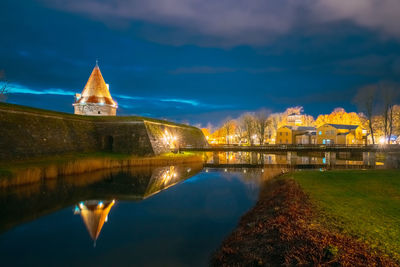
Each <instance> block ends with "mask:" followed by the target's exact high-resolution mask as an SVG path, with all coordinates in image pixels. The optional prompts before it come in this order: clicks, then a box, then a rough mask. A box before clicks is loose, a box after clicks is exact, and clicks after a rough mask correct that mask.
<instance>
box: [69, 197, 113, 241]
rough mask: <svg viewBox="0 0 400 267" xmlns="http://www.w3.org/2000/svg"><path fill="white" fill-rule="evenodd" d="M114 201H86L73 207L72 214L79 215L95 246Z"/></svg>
mask: <svg viewBox="0 0 400 267" xmlns="http://www.w3.org/2000/svg"><path fill="white" fill-rule="evenodd" d="M114 203H115V200H111V201H103V200H86V201H82V202H80V203H79V204H78V205H76V206H75V211H74V214H80V215H81V217H82V220H83V222H84V223H85V226H86V229H87V230H88V232H89V235H90V237H91V238H92V239H93V241H94V245H95V246H96V240H97V238H98V237H99V235H100V232H101V228H102V227H103V225H104V223H105V222H107V221H108V213H109V212H110V210H111V207H112V206H113V205H114Z"/></svg>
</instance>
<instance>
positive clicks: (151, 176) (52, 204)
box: [0, 163, 203, 239]
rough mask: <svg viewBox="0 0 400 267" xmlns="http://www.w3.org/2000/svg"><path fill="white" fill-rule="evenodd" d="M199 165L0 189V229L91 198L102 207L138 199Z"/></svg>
mask: <svg viewBox="0 0 400 267" xmlns="http://www.w3.org/2000/svg"><path fill="white" fill-rule="evenodd" d="M202 168H203V165H202V164H201V163H197V164H190V165H179V166H167V167H153V168H151V167H146V168H126V169H110V170H104V171H98V172H91V173H86V174H82V175H74V176H67V177H64V178H59V179H56V180H50V181H45V182H44V183H42V184H34V185H27V186H19V187H14V188H7V189H1V190H0V206H1V207H2V209H0V232H3V231H5V230H7V229H9V228H12V227H13V226H15V225H18V224H20V223H23V222H27V221H30V220H33V219H36V218H38V217H41V216H43V215H46V214H49V213H52V212H55V211H57V210H60V209H63V208H65V207H68V206H71V205H74V206H75V205H77V206H78V208H79V206H80V205H79V204H80V203H86V201H89V200H93V199H97V200H103V205H104V206H106V203H107V201H104V200H113V199H115V200H128V201H140V200H142V199H145V198H148V197H150V196H152V195H154V194H156V193H158V192H160V191H162V190H164V189H166V188H168V187H170V186H173V185H175V184H177V183H179V182H180V181H183V180H185V179H188V178H190V177H191V176H193V175H195V174H196V173H198V172H200V171H201V169H202ZM84 205H85V206H86V208H87V210H88V212H89V210H90V209H89V208H88V207H93V206H92V205H89V206H87V205H86V204H84ZM16 207H18V208H16ZM107 207H108V205H107ZM110 208H111V207H110ZM81 215H82V213H81ZM84 220H85V219H84ZM85 224H86V222H85ZM100 228H101V227H100ZM88 230H89V228H88ZM89 233H91V231H90V230H89ZM91 236H92V234H91ZM93 236H96V235H93ZM93 236H92V238H93ZM93 239H95V238H93Z"/></svg>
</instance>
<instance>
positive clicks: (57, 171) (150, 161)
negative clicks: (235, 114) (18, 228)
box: [0, 152, 202, 187]
mask: <svg viewBox="0 0 400 267" xmlns="http://www.w3.org/2000/svg"><path fill="white" fill-rule="evenodd" d="M190 162H202V154H199V153H190V152H185V153H183V154H174V153H165V154H161V155H159V156H154V157H138V156H132V155H126V154H116V153H102V152H97V153H73V154H64V155H56V156H51V157H38V158H33V159H29V160H14V161H5V162H0V187H7V186H14V185H22V184H31V183H37V182H40V181H41V180H42V179H54V178H57V177H58V176H64V175H75V174H81V173H85V172H91V171H97V170H102V169H109V168H124V167H133V166H163V165H173V164H181V163H190Z"/></svg>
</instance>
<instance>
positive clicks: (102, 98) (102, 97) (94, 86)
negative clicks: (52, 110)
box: [75, 63, 117, 106]
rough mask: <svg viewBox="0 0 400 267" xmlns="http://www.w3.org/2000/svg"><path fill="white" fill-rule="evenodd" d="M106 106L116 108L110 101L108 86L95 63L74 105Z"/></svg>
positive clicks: (111, 100)
mask: <svg viewBox="0 0 400 267" xmlns="http://www.w3.org/2000/svg"><path fill="white" fill-rule="evenodd" d="M85 103H92V104H107V105H113V106H116V105H117V103H116V102H115V101H114V100H113V99H112V97H111V94H110V91H109V90H108V86H107V84H106V82H105V81H104V78H103V75H102V74H101V71H100V68H99V66H98V65H97V63H96V66H95V67H94V68H93V71H92V74H91V75H90V77H89V80H88V81H87V83H86V85H85V87H84V88H83V91H82V94H81V96H80V97H79V98H77V99H76V101H75V104H85Z"/></svg>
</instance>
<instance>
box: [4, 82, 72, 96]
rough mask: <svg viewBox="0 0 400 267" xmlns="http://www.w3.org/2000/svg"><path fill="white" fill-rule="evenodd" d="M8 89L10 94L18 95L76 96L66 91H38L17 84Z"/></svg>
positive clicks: (56, 89)
mask: <svg viewBox="0 0 400 267" xmlns="http://www.w3.org/2000/svg"><path fill="white" fill-rule="evenodd" d="M7 89H8V90H9V93H10V94H13V93H14V94H15V93H17V94H33V95H67V96H74V95H75V93H74V92H72V91H68V90H64V89H58V88H50V89H45V90H36V89H32V88H28V87H25V86H23V85H20V84H15V83H13V84H8V86H7Z"/></svg>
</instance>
